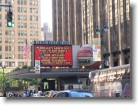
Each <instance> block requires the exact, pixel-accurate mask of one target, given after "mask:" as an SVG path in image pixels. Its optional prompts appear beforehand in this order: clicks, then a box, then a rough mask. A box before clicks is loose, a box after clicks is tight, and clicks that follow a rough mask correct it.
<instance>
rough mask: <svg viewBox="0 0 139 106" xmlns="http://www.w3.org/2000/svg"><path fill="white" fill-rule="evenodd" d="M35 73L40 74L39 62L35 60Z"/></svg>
mask: <svg viewBox="0 0 139 106" xmlns="http://www.w3.org/2000/svg"><path fill="white" fill-rule="evenodd" d="M35 73H36V74H40V60H35Z"/></svg>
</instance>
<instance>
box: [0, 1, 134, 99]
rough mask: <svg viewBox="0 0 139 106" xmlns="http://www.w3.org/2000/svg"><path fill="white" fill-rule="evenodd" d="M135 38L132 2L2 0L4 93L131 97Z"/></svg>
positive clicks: (0, 81)
mask: <svg viewBox="0 0 139 106" xmlns="http://www.w3.org/2000/svg"><path fill="white" fill-rule="evenodd" d="M44 1H45V2H44ZM43 5H45V6H44V7H43ZM47 5H48V6H47ZM49 6H50V9H48V7H49ZM43 11H44V12H43ZM47 13H49V14H47ZM45 17H50V19H51V21H50V20H47V19H46V18H45ZM131 39H132V8H131V6H130V0H0V97H6V98H46V99H47V98H92V99H94V98H98V99H99V98H107V99H110V98H114V99H117V98H120V99H132V97H133V95H132V92H133V91H132V69H131V66H130V64H131V60H132V57H131V51H130V49H131V47H132V46H131V43H132V42H131Z"/></svg>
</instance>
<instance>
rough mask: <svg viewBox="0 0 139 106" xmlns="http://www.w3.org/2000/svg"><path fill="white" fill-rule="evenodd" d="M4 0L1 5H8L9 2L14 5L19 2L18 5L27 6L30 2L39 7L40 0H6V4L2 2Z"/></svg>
mask: <svg viewBox="0 0 139 106" xmlns="http://www.w3.org/2000/svg"><path fill="white" fill-rule="evenodd" d="M2 1H3V0H0V3H5V4H8V3H9V2H10V3H12V4H14V1H15V2H16V1H17V4H18V5H27V3H28V2H29V4H30V5H38V0H30V1H29V0H5V2H2Z"/></svg>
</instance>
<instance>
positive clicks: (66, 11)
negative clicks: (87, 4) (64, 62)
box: [52, 0, 82, 45]
mask: <svg viewBox="0 0 139 106" xmlns="http://www.w3.org/2000/svg"><path fill="white" fill-rule="evenodd" d="M52 18H53V19H52V21H53V23H52V30H53V40H54V41H70V42H71V44H72V45H82V42H81V41H82V36H81V35H82V24H81V22H82V18H81V0H52Z"/></svg>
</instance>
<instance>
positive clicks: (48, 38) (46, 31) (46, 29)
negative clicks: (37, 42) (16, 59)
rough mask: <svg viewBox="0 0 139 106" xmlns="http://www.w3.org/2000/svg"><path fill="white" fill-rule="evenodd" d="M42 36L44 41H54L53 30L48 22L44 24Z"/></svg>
mask: <svg viewBox="0 0 139 106" xmlns="http://www.w3.org/2000/svg"><path fill="white" fill-rule="evenodd" d="M42 37H43V40H44V41H53V36H52V32H51V31H50V27H49V26H48V23H44V24H43V28H42Z"/></svg>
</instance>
